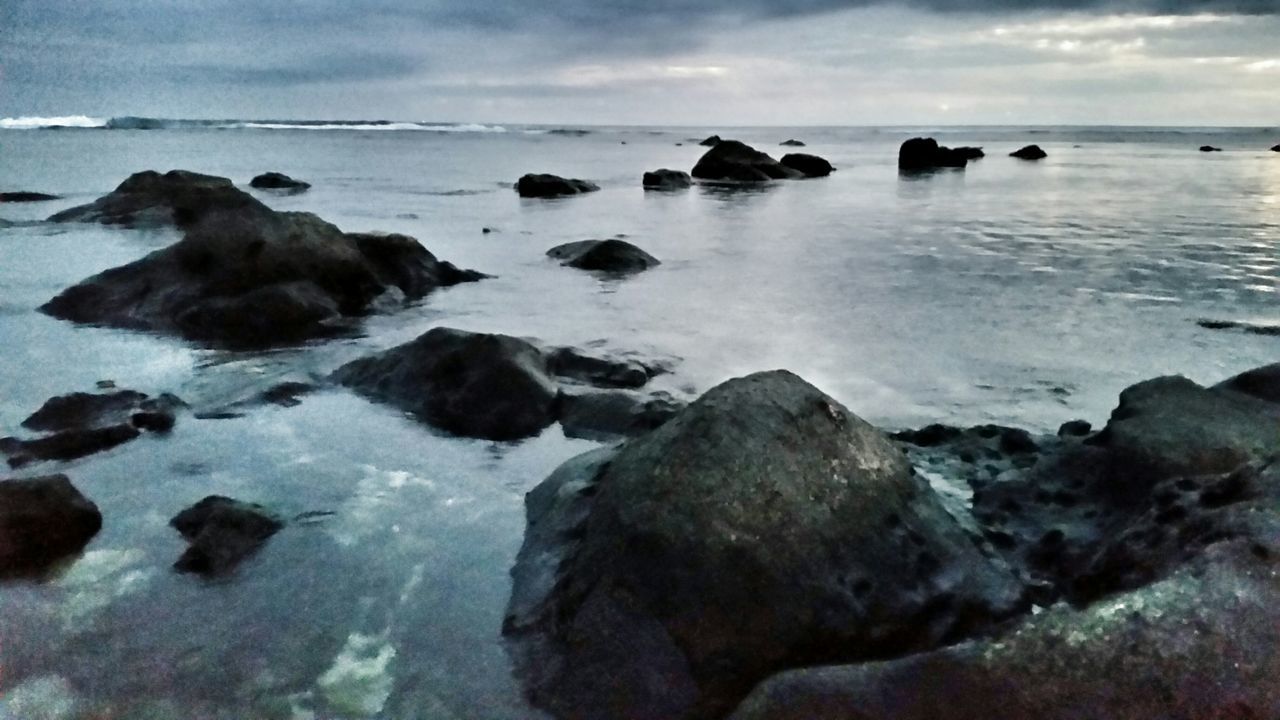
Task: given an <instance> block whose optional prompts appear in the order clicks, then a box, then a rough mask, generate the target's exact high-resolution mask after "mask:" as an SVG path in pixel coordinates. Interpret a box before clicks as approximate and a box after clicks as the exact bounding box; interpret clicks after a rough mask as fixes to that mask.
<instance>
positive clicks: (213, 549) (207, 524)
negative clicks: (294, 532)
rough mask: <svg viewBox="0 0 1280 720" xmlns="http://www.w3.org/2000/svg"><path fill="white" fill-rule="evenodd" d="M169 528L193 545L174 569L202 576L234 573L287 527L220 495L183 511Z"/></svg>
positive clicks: (251, 506) (263, 512) (260, 510)
mask: <svg viewBox="0 0 1280 720" xmlns="http://www.w3.org/2000/svg"><path fill="white" fill-rule="evenodd" d="M169 524H170V525H171V526H172V527H173V528H174V529H175V530H177V531H178V532H179V533H181V534H182V537H184V538H186V539H187V540H188V541H189V542H190V543H191V545H190V547H188V548H187V550H186V552H184V553H183V554H182V556H181V557H179V558H178V560H177V562H175V563H174V565H173V567H174V569H176V570H178V571H179V572H189V573H195V574H198V575H222V574H225V573H228V572H230V571H232V570H234V569H235V568H236V566H238V565H239V564H240V563H241V562H243V561H244V560H245V559H246V558H247V557H249V555H251V554H253V553H254V552H256V551H257V550H258V548H260V547H261V546H262V545H263V543H265V542H266V541H267V539H268V538H270V537H271V536H272V535H274V534H276V533H277V532H278V531H279V530H280V529H281V528H283V527H284V523H283V522H282V521H281V520H280V519H279V518H277V517H275V515H273V514H272V513H270V512H269V511H267V510H266V509H265V508H263V507H262V506H261V505H254V504H251V503H246V502H241V501H239V500H232V499H231V498H227V497H222V496H219V495H210V496H209V497H206V498H205V499H203V500H201V501H200V502H198V503H196V504H195V505H192V506H191V507H189V508H187V509H186V510H183V511H182V512H180V513H178V514H177V515H175V516H174V517H173V519H172V520H170V521H169Z"/></svg>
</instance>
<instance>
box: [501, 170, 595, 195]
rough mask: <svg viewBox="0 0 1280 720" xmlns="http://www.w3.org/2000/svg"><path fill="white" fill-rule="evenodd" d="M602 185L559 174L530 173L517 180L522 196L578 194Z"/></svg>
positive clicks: (517, 186)
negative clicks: (563, 176)
mask: <svg viewBox="0 0 1280 720" xmlns="http://www.w3.org/2000/svg"><path fill="white" fill-rule="evenodd" d="M599 189H600V186H599V185H596V184H595V183H593V182H588V181H586V180H576V179H573V178H562V177H560V176H559V175H546V174H542V175H535V174H532V173H530V174H528V175H525V176H523V177H521V178H520V180H519V181H518V182H516V192H517V193H520V197H529V198H548V197H559V196H561V195H578V194H580V193H589V192H595V191H596V190H599Z"/></svg>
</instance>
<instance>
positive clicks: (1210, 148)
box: [1200, 145, 1222, 152]
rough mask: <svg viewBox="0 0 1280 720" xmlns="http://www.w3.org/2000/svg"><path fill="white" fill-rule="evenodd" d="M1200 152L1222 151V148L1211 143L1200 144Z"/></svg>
mask: <svg viewBox="0 0 1280 720" xmlns="http://www.w3.org/2000/svg"><path fill="white" fill-rule="evenodd" d="M1200 152H1222V148H1220V147H1214V146H1212V145H1201V146H1200Z"/></svg>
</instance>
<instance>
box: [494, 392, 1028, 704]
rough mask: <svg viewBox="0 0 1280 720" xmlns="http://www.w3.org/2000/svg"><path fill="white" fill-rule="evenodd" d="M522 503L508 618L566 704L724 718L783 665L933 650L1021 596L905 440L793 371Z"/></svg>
mask: <svg viewBox="0 0 1280 720" xmlns="http://www.w3.org/2000/svg"><path fill="white" fill-rule="evenodd" d="M614 452H616V453H617V454H616V456H613V453H614ZM526 503H527V507H528V513H529V525H528V530H527V531H526V536H525V544H524V546H523V547H522V549H521V551H520V555H519V558H518V559H517V563H516V566H515V569H514V570H513V571H512V574H513V576H514V579H515V585H514V588H513V591H512V601H511V604H510V606H509V608H508V614H507V618H506V621H505V624H504V630H505V632H506V634H507V635H508V636H510V637H512V638H513V653H514V655H515V657H516V660H517V667H518V668H519V671H520V673H521V675H522V678H523V679H524V681H525V682H526V684H527V687H528V689H529V691H530V695H531V697H532V699H533V700H534V702H535V703H537V704H539V705H541V706H543V707H545V708H547V709H549V710H550V711H551V712H552V713H553V714H555V715H556V716H557V717H560V718H565V719H571V718H572V719H576V718H619V717H626V718H632V719H635V720H646V719H648V718H654V719H656V718H714V717H721V716H723V714H724V713H725V712H726V711H727V710H729V709H730V708H732V707H733V706H734V704H735V703H736V702H737V701H738V700H739V699H740V698H741V697H743V696H744V695H745V694H746V693H747V691H748V690H749V689H750V688H751V687H752V685H754V684H755V683H756V682H757V681H758V680H760V679H762V678H764V677H766V676H767V675H769V674H770V673H772V672H775V671H777V670H780V669H784V668H788V667H796V666H800V665H808V664H817V663H826V662H835V661H840V660H844V661H852V660H869V659H878V658H885V657H894V656H899V655H905V654H908V653H911V652H918V651H922V650H927V649H929V648H933V647H937V646H938V645H939V644H944V643H949V642H954V641H956V640H959V639H962V638H964V637H967V636H970V635H972V634H974V633H977V632H981V631H983V630H984V629H986V628H988V627H990V626H991V624H992V623H993V622H996V621H998V620H1001V619H1003V618H1005V617H1007V616H1009V615H1010V614H1012V613H1016V612H1020V611H1022V610H1023V609H1024V608H1025V607H1026V605H1025V603H1024V601H1023V587H1022V585H1021V583H1020V582H1019V581H1018V580H1017V579H1016V578H1015V577H1014V576H1013V574H1012V572H1011V571H1010V570H1009V569H1008V568H1007V567H1006V566H1005V565H1004V564H1003V563H1002V562H1001V561H999V560H993V559H991V558H989V557H987V556H986V555H984V554H983V553H981V552H979V550H978V549H977V547H975V544H974V543H973V542H972V540H971V538H970V536H968V535H967V534H966V533H965V531H964V530H963V529H962V528H961V526H960V525H959V524H958V523H957V521H956V519H955V518H954V517H952V516H951V515H950V514H949V513H948V512H947V511H946V510H945V509H944V508H943V506H942V505H941V503H940V501H939V500H938V498H937V496H936V495H935V494H934V493H933V491H932V490H931V489H930V488H929V486H928V484H927V483H926V482H925V481H924V480H923V479H922V478H919V477H917V476H915V475H913V474H912V472H911V469H910V467H909V465H908V464H907V462H906V458H905V457H904V456H903V455H902V453H901V452H900V451H899V450H898V449H897V448H895V447H894V446H893V445H892V444H890V443H889V442H888V440H887V439H886V438H885V437H884V436H883V435H881V434H880V433H879V432H878V431H876V430H875V429H874V428H872V427H871V426H869V425H867V424H866V423H865V422H863V421H862V420H861V419H859V418H857V417H856V416H854V415H853V414H852V413H850V412H849V411H848V410H847V409H845V408H843V407H842V406H840V405H839V403H837V402H836V401H834V400H832V399H831V398H829V397H827V396H825V395H823V394H822V393H821V392H820V391H818V390H817V389H815V388H813V387H812V386H810V385H808V384H807V383H805V382H804V381H803V380H801V379H800V378H798V377H796V376H795V375H792V374H790V373H787V372H783V371H777V372H771V373H760V374H757V375H752V376H749V377H746V378H741V379H737V380H731V381H729V382H727V383H725V384H723V385H720V386H718V387H717V388H715V389H713V390H711V391H709V392H708V393H706V394H705V395H703V396H702V397H701V398H700V399H699V400H697V401H696V402H694V403H693V404H692V405H690V406H689V407H688V408H686V409H685V410H684V411H682V412H681V413H680V414H678V415H677V416H676V417H675V418H673V419H671V420H669V421H668V422H666V423H665V424H664V425H662V426H661V427H659V428H658V429H656V430H654V431H652V432H650V433H648V434H647V435H644V436H642V437H640V438H637V439H635V440H632V441H630V442H629V443H627V444H626V445H623V446H622V447H621V448H620V449H617V450H616V451H615V450H613V449H609V450H607V451H597V452H596V453H592V454H590V455H588V456H583V457H581V458H577V459H574V460H571V461H570V462H569V463H566V464H565V465H564V466H562V467H561V468H560V469H559V470H557V471H556V473H554V474H553V475H552V476H551V477H550V478H548V480H547V481H545V482H544V483H543V484H542V485H539V486H538V487H537V488H535V489H534V491H533V492H531V493H530V494H529V496H528V498H527V500H526Z"/></svg>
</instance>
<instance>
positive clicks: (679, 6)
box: [0, 0, 1280, 127]
mask: <svg viewBox="0 0 1280 720" xmlns="http://www.w3.org/2000/svg"><path fill="white" fill-rule="evenodd" d="M33 115H40V116H64V115H89V116H99V117H109V116H119V115H138V116H148V117H170V118H217V119H221V118H245V119H396V120H426V121H452V122H509V123H575V124H629V125H715V126H725V125H923V124H1088V125H1097V124H1114V125H1252V126H1267V127H1273V126H1278V125H1280V0H885V1H883V2H869V1H868V0H777V1H773V2H771V1H770V0H616V1H612V2H611V1H609V0H542V1H541V2H529V1H528V0H525V1H524V2H514V1H512V0H354V1H353V0H288V1H286V0H0V117H18V116H33Z"/></svg>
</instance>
